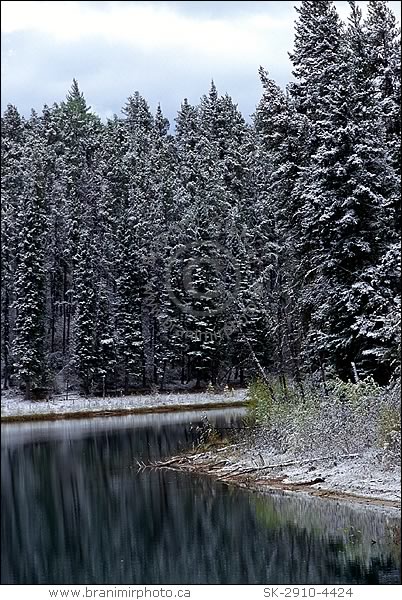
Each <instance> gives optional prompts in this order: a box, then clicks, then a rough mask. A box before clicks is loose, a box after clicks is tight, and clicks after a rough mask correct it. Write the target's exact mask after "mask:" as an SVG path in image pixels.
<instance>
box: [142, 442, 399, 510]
mask: <svg viewBox="0 0 402 600" xmlns="http://www.w3.org/2000/svg"><path fill="white" fill-rule="evenodd" d="M152 466H156V467H158V468H159V467H163V468H169V469H174V470H183V471H190V472H195V473H204V474H206V475H209V476H212V477H214V478H216V479H219V480H220V481H222V482H224V483H227V484H231V485H238V486H240V487H244V488H247V489H251V490H255V491H259V492H264V491H269V490H283V491H286V492H289V493H291V492H298V493H300V492H302V493H307V494H309V495H313V496H318V497H322V498H330V499H334V500H341V501H349V502H353V503H358V504H365V505H377V506H382V507H384V508H395V509H400V506H401V469H400V466H398V465H393V466H392V465H386V464H382V463H381V462H380V460H379V456H378V454H377V453H376V451H374V450H368V451H367V452H364V453H363V454H360V455H357V454H346V455H333V456H324V455H322V456H302V457H295V456H294V455H292V454H281V455H279V454H276V453H273V452H271V451H270V450H269V449H267V448H265V447H258V446H255V445H254V446H253V445H249V444H248V443H247V442H244V441H243V442H239V443H235V444H229V445H226V446H221V447H216V448H212V449H210V450H205V451H195V452H194V453H190V454H185V455H180V456H177V457H172V458H171V459H169V460H167V461H162V462H160V463H157V464H155V465H151V467H152ZM139 468H142V465H139Z"/></svg>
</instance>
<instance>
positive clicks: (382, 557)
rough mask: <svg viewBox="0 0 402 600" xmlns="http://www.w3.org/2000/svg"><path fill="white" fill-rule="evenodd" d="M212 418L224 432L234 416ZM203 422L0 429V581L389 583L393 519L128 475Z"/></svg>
mask: <svg viewBox="0 0 402 600" xmlns="http://www.w3.org/2000/svg"><path fill="white" fill-rule="evenodd" d="M208 414H209V418H210V420H211V421H214V422H216V423H217V424H218V425H219V426H220V427H221V428H224V427H230V426H232V425H234V424H235V423H236V422H238V420H239V418H240V416H241V414H242V409H236V410H233V409H226V410H225V411H209V413H208ZM200 418H201V415H200V413H198V414H197V413H194V414H193V413H192V414H188V413H187V414H184V413H183V414H173V415H168V414H164V415H153V416H151V415H143V416H141V417H139V416H129V417H119V418H107V419H89V420H88V421H80V422H75V423H72V422H71V421H70V422H64V423H63V422H59V423H43V424H39V423H38V424H35V423H31V424H24V425H11V424H10V425H7V426H3V427H2V432H3V435H2V508H3V510H2V515H1V538H2V548H3V552H2V583H17V584H67V583H70V584H82V583H87V584H91V583H92V584H95V583H97V584H102V583H103V584H126V585H129V584H145V583H148V584H197V583H210V584H219V583H220V584H236V583H238V584H250V583H258V584H280V583H293V584H298V583H299V584H301V583H306V584H307V583H310V584H313V583H333V584H336V583H350V584H352V583H398V582H399V571H398V569H399V552H398V547H397V546H396V544H397V536H398V527H399V524H400V521H399V519H398V518H397V517H393V516H390V513H389V512H388V513H387V512H382V511H379V510H378V509H368V510H362V509H355V508H352V507H350V506H347V505H344V504H339V505H338V504H337V503H335V502H325V501H318V500H316V499H311V498H305V497H300V496H295V497H289V496H287V495H286V496H284V495H278V494H276V495H273V496H268V497H261V496H259V495H257V494H252V493H249V492H247V491H243V490H238V489H235V488H231V487H227V486H225V485H223V484H218V483H216V482H213V481H212V480H210V479H208V478H205V477H194V476H192V475H187V474H181V473H176V472H173V471H163V472H161V471H154V472H150V471H146V472H143V473H137V472H136V469H135V468H134V465H135V460H136V458H139V459H142V460H146V459H148V458H151V459H154V458H157V457H159V456H163V455H169V454H172V453H175V452H177V450H178V449H180V448H182V447H188V446H191V444H192V443H193V442H194V436H195V434H194V428H191V427H190V425H189V423H190V421H192V422H193V424H196V423H197V422H198V421H200ZM374 542H375V543H374Z"/></svg>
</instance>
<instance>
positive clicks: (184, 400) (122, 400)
mask: <svg viewBox="0 0 402 600" xmlns="http://www.w3.org/2000/svg"><path fill="white" fill-rule="evenodd" d="M245 401H246V390H233V391H231V392H228V393H222V394H210V393H207V392H205V393H191V394H189V393H170V394H169V393H166V394H149V395H138V396H116V397H111V398H104V399H103V398H96V397H89V398H82V397H79V396H70V398H69V399H68V400H65V399H60V400H49V401H48V402H47V401H41V402H29V401H27V400H24V399H23V398H22V397H21V396H17V395H16V394H15V393H8V392H3V394H2V399H1V422H8V423H10V422H18V421H30V420H54V419H66V418H86V417H96V416H108V415H110V416H114V415H122V414H130V413H137V414H142V413H146V412H165V411H176V410H190V409H191V410H193V409H194V408H198V409H206V408H220V407H222V408H225V407H232V406H242V405H244V403H245Z"/></svg>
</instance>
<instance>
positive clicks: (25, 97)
mask: <svg viewBox="0 0 402 600" xmlns="http://www.w3.org/2000/svg"><path fill="white" fill-rule="evenodd" d="M12 4H18V3H12ZM46 4H50V3H46ZM53 4H59V3H53ZM60 4H61V3H60ZM67 4H69V3H67ZM79 4H80V5H81V6H82V7H84V8H85V10H87V11H89V12H90V13H92V12H94V14H100V13H104V14H106V15H108V14H109V12H108V11H110V10H111V9H113V10H114V11H116V9H118V8H119V7H118V6H116V5H119V4H121V5H124V6H127V5H128V4H132V5H133V6H134V5H135V7H134V8H135V9H136V10H137V8H138V6H139V5H140V6H141V7H144V9H145V10H148V9H152V10H153V9H154V8H155V6H156V8H157V9H158V10H160V9H164V8H166V10H168V11H170V13H172V14H173V16H174V15H177V17H178V19H182V18H185V19H188V21H185V23H187V22H188V23H189V26H191V27H194V33H195V34H197V33H198V29H197V27H198V25H197V23H198V19H200V20H201V22H202V23H203V27H204V29H203V30H200V31H201V32H202V31H207V32H208V27H209V24H210V23H212V25H211V28H212V29H211V31H213V32H214V33H213V35H214V36H215V37H212V36H211V38H210V39H208V38H207V39H205V49H204V48H203V47H202V46H201V47H200V45H199V44H198V45H197V44H196V43H195V44H194V45H193V44H187V45H180V43H179V42H180V40H176V39H174V36H172V39H171V40H170V39H169V37H168V35H167V37H166V39H165V40H164V45H163V47H160V46H158V43H157V36H156V43H155V40H154V43H148V40H147V37H146V36H144V38H143V39H142V40H139V41H138V43H137V40H136V39H135V34H133V39H132V40H131V39H130V35H129V31H128V34H127V32H126V35H125V36H124V35H123V36H122V39H121V40H120V39H119V35H118V33H117V35H115V36H114V37H109V36H107V35H102V32H99V31H97V30H94V31H93V32H89V33H88V34H87V35H81V36H77V37H72V38H70V37H69V36H68V35H67V36H61V37H60V36H58V37H56V38H55V37H54V36H53V35H52V32H51V31H38V30H37V29H36V28H35V27H32V28H31V29H30V28H29V27H28V26H27V28H25V29H23V30H18V27H16V29H17V30H15V31H10V32H6V33H3V35H2V68H3V75H2V80H3V85H2V87H3V94H2V110H4V108H5V106H6V104H7V103H13V104H15V105H16V106H17V107H18V108H19V109H20V110H21V112H22V113H23V114H26V115H27V114H29V112H30V109H31V108H35V109H36V110H41V108H42V106H43V104H52V103H53V102H55V101H57V102H58V101H60V100H62V99H63V98H64V96H65V94H66V92H67V90H68V89H69V87H70V85H71V80H72V78H73V77H76V78H77V79H78V81H79V83H80V87H81V89H82V90H83V91H84V93H85V96H86V98H87V101H88V103H89V104H90V105H91V106H92V107H93V109H94V110H96V112H98V113H99V114H100V115H101V116H102V117H106V116H111V115H112V114H113V113H119V112H120V109H121V107H122V106H123V105H124V103H125V100H126V99H127V97H128V96H129V95H130V94H132V93H133V92H134V91H136V90H138V91H139V92H140V93H141V94H142V95H143V96H144V97H145V98H146V99H147V100H148V102H149V103H150V105H151V107H152V108H153V109H155V107H156V105H157V103H158V102H160V103H161V105H162V108H163V110H164V112H165V113H166V115H167V116H168V118H169V120H170V121H171V123H172V122H173V120H174V117H175V115H176V112H177V109H178V108H179V106H180V103H181V101H182V100H183V98H184V97H187V98H188V99H189V101H190V102H192V103H197V102H198V100H199V98H200V96H201V95H202V94H204V93H206V92H207V91H208V89H209V85H210V81H211V79H212V78H213V79H214V81H215V83H216V85H217V87H218V90H219V91H220V92H221V93H224V92H228V93H229V94H230V95H231V96H232V97H233V99H234V100H235V102H238V104H239V107H240V109H241V110H242V112H243V114H244V115H245V117H248V116H249V115H250V114H251V113H252V112H253V111H254V109H255V105H256V103H257V102H258V99H259V97H260V93H261V89H260V84H259V80H258V74H257V71H258V67H259V65H260V64H263V65H264V66H265V67H266V68H268V70H269V71H270V73H271V76H272V77H274V78H275V79H276V81H277V82H278V83H279V84H280V85H282V86H284V85H286V83H287V82H288V81H289V80H290V78H291V65H290V62H289V60H288V56H287V52H288V51H289V50H291V47H292V41H293V21H294V17H295V12H294V9H293V3H292V2H134V3H127V2H124V3H119V2H112V3H110V2H81V3H79ZM338 4H343V5H345V4H346V3H345V2H343V3H338ZM390 4H392V5H398V3H396V2H391V3H390ZM111 5H113V7H111ZM398 6H399V5H398ZM342 8H344V7H342ZM399 14H400V13H399ZM253 17H259V19H261V22H263V26H265V21H262V20H263V19H267V18H270V19H274V21H275V23H276V24H274V25H273V26H272V27H271V25H269V23H268V21H267V23H268V26H267V29H266V31H265V30H264V27H262V28H261V27H260V26H259V25H258V23H259V21H258V20H256V19H254V20H253ZM250 18H251V19H250ZM241 19H244V21H243V20H241ZM247 19H249V21H247ZM226 22H227V23H229V24H231V23H234V27H235V29H233V31H234V33H233V31H232V30H230V29H228V30H227V31H226V30H225V28H224V25H222V24H225V23H226ZM172 23H173V25H175V20H174V19H173V20H172ZM243 23H244V37H242V31H243V30H242V27H243ZM215 25H216V27H217V28H218V29H217V30H216V31H215V30H214V29H213V28H214V27H215ZM219 27H223V33H222V35H223V36H224V35H226V36H227V43H226V41H225V40H226V38H224V37H223V38H222V52H218V51H217V50H215V47H217V48H219V44H220V43H221V40H220V39H219V32H220V30H219ZM250 28H251V29H250ZM252 28H255V32H256V35H259V36H260V37H259V38H257V42H256V44H255V45H254V46H253V32H254V29H252ZM250 32H251V33H250ZM150 33H152V32H150ZM168 33H169V32H167V34H168ZM173 33H175V32H173ZM237 33H240V34H241V35H240V37H239V39H238V41H237V40H233V35H237ZM150 38H151V41H152V35H150ZM198 41H199V40H198ZM225 44H226V46H225ZM242 45H243V46H242ZM232 54H233V59H232Z"/></svg>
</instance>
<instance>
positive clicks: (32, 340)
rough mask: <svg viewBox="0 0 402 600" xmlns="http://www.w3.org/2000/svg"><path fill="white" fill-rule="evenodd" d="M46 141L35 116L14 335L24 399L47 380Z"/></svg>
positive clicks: (20, 225) (26, 161)
mask: <svg viewBox="0 0 402 600" xmlns="http://www.w3.org/2000/svg"><path fill="white" fill-rule="evenodd" d="M43 160H44V147H43V143H42V141H41V139H40V130H38V128H37V122H36V118H35V116H33V117H32V118H31V121H30V132H29V134H28V135H27V143H26V146H25V148H24V155H23V157H22V172H23V188H22V192H21V195H20V197H19V203H18V209H17V215H16V227H17V229H18V233H19V241H18V247H17V268H16V273H15V302H14V307H15V311H16V319H15V338H14V341H13V353H14V356H15V360H16V366H17V372H18V375H19V377H20V378H21V380H22V382H23V385H24V390H25V397H26V399H28V400H29V399H31V393H32V389H33V388H34V387H38V386H39V387H41V386H42V385H44V384H46V376H47V368H46V367H47V366H46V343H45V342H46V336H45V318H46V314H45V310H46V297H45V284H46V274H45V248H44V240H45V236H46V228H47V217H46V213H45V202H44V196H45V193H44V192H45V190H44V175H43Z"/></svg>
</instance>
